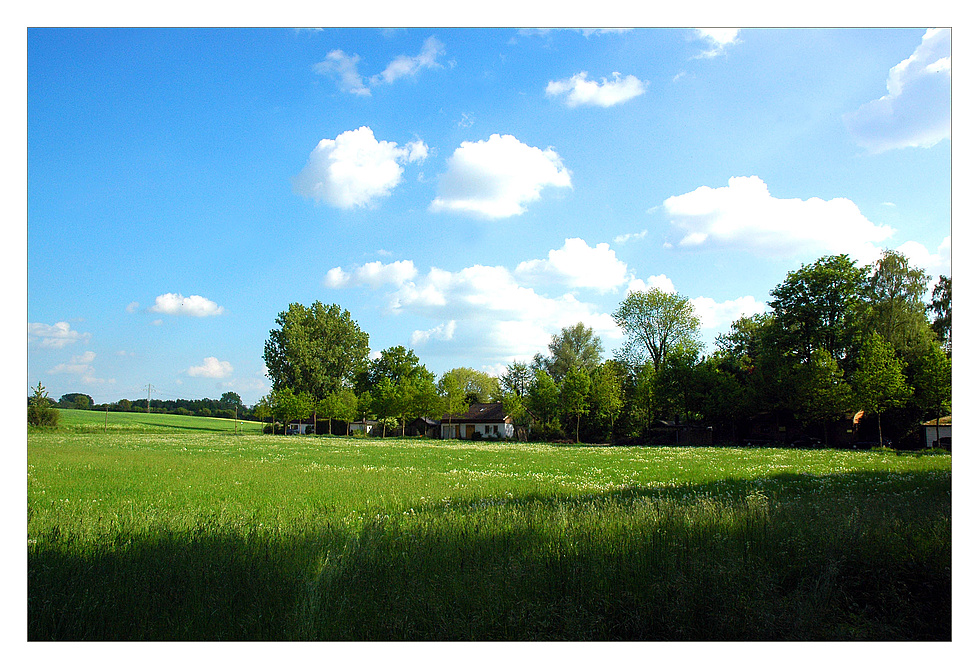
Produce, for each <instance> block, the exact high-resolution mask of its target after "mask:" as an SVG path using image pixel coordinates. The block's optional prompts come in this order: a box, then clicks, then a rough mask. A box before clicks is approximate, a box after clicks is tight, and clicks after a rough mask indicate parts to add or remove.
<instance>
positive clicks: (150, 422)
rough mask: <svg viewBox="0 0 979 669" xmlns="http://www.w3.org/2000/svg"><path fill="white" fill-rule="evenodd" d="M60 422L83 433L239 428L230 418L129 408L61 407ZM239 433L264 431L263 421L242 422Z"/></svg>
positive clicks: (224, 429) (60, 424)
mask: <svg viewBox="0 0 979 669" xmlns="http://www.w3.org/2000/svg"><path fill="white" fill-rule="evenodd" d="M58 413H59V414H60V417H59V420H58V425H59V428H61V429H66V430H72V431H80V432H93V431H94V432H102V431H104V430H107V431H109V432H113V431H114V432H127V433H129V432H175V431H176V432H183V431H187V430H199V431H201V432H231V433H232V434H233V433H234V431H235V421H234V420H233V419H229V418H204V417H202V416H178V415H176V414H165V413H148V414H146V413H136V412H125V411H109V412H108V413H106V412H104V411H84V410H81V409H58ZM238 432H239V433H240V432H244V433H245V434H261V432H262V424H261V423H258V422H255V421H241V420H239V421H238Z"/></svg>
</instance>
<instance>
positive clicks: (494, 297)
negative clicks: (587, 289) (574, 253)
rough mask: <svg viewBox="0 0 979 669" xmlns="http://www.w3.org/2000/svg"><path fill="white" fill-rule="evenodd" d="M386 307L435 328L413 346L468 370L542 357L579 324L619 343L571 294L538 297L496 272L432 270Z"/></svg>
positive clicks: (614, 329)
mask: <svg viewBox="0 0 979 669" xmlns="http://www.w3.org/2000/svg"><path fill="white" fill-rule="evenodd" d="M357 272H358V269H354V270H352V271H351V272H350V273H349V275H350V276H354V275H356V274H357ZM346 285H351V284H346ZM386 303H387V304H386V306H387V310H388V311H389V312H390V313H392V314H411V315H413V316H417V317H422V318H426V319H431V320H432V321H434V322H435V323H436V324H437V325H435V327H433V328H431V329H428V330H416V331H414V332H413V333H412V335H411V344H412V345H413V346H414V345H428V346H429V347H435V346H437V348H438V350H439V351H443V352H444V351H447V350H455V351H457V352H463V351H464V352H465V353H466V355H467V356H469V357H470V358H471V359H472V360H473V364H497V363H499V362H500V361H501V360H503V361H509V360H513V359H517V358H519V359H529V358H531V357H532V356H533V355H534V354H535V353H539V352H546V351H547V345H548V343H549V342H550V338H551V335H553V334H554V333H556V332H560V330H561V328H563V327H568V326H571V325H574V324H575V323H578V322H579V321H581V322H584V323H585V325H587V326H588V327H591V328H593V329H594V330H595V332H596V333H597V334H599V336H601V337H602V338H603V340H605V341H606V342H609V341H615V340H618V339H621V337H622V333H621V330H620V329H619V328H618V326H616V324H615V321H614V319H612V317H611V316H610V315H609V314H608V313H604V312H602V311H601V310H600V309H599V308H598V307H596V306H595V305H593V304H590V303H588V302H583V301H581V300H579V299H578V298H577V297H575V296H574V295H572V294H570V293H566V294H563V295H560V296H558V297H548V296H546V295H543V294H540V293H538V292H537V291H535V290H534V289H533V288H530V287H528V286H525V285H522V284H521V283H520V281H518V279H517V277H516V276H515V275H514V273H513V272H511V271H510V270H509V269H507V268H505V267H500V266H495V267H488V266H485V265H472V266H470V267H466V268H463V269H462V270H459V271H457V272H450V271H447V270H443V269H441V268H438V267H433V268H431V269H430V270H429V272H428V273H427V274H424V275H420V276H416V277H414V278H413V279H405V280H404V281H403V283H401V284H400V285H398V286H395V288H394V289H393V290H391V291H390V292H388V293H387V295H386Z"/></svg>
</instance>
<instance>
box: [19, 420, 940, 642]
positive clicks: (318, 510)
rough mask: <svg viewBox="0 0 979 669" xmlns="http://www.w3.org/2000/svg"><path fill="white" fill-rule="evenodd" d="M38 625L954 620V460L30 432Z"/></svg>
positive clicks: (645, 627) (333, 626) (705, 633)
mask: <svg viewBox="0 0 979 669" xmlns="http://www.w3.org/2000/svg"><path fill="white" fill-rule="evenodd" d="M28 637H29V638H30V639H32V640H44V639H102V640H108V639H128V640H149V639H155V640H169V639H181V640H193V639H209V640H251V639H266V640H272V639H279V640H285V639H294V640H306V639H309V640H314V639H320V640H382V639H383V640H387V639H403V640H450V639H451V640H466V639H474V640H475V639H478V640H496V639H507V640H586V639H587V640H615V639H632V640H673V639H687V640H707V639H840V640H845V639H949V638H950V637H951V456H950V455H948V454H927V455H920V454H901V453H895V452H890V451H861V452H852V451H838V450H795V449H773V448H735V447H730V448H725V447H694V448H679V447H628V448H627V447H583V446H551V445H542V444H500V443H495V444H494V443H485V442H462V441H458V442H453V441H450V442H440V441H428V440H400V439H388V440H367V439H343V438H329V437H324V438H317V437H281V436H277V437H272V436H261V435H247V436H235V435H234V434H233V433H230V434H190V433H186V432H185V433H179V432H174V433H167V434H154V433H111V432H110V433H108V434H90V433H72V432H36V433H31V434H30V435H29V437H28Z"/></svg>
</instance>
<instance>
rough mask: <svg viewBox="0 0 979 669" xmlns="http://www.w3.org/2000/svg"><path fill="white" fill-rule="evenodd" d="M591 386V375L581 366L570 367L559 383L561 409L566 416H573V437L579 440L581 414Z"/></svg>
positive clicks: (585, 405) (583, 411) (585, 407)
mask: <svg viewBox="0 0 979 669" xmlns="http://www.w3.org/2000/svg"><path fill="white" fill-rule="evenodd" d="M590 388H591V377H590V376H588V372H587V371H585V370H584V369H583V368H581V367H572V368H571V369H570V370H568V373H567V374H565V375H564V381H563V382H562V383H561V394H560V397H561V409H562V410H563V411H564V414H565V415H566V416H574V418H575V428H574V439H575V441H580V437H579V435H580V433H581V416H582V415H583V414H584V413H585V412H586V411H588V391H589V389H590Z"/></svg>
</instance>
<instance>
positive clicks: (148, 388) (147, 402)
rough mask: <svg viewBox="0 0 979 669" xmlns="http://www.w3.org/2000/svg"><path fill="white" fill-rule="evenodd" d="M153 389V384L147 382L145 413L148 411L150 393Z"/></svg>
mask: <svg viewBox="0 0 979 669" xmlns="http://www.w3.org/2000/svg"><path fill="white" fill-rule="evenodd" d="M152 391H153V386H152V385H150V384H149V383H147V384H146V413H149V412H150V393H151V392H152Z"/></svg>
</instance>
